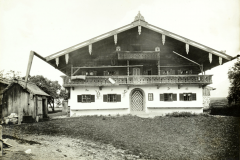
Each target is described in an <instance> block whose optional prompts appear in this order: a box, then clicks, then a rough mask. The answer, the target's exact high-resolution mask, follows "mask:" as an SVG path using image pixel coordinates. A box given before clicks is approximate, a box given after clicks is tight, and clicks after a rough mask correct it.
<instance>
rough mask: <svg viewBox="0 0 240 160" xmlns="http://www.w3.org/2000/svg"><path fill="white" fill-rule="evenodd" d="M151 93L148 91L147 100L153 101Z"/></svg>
mask: <svg viewBox="0 0 240 160" xmlns="http://www.w3.org/2000/svg"><path fill="white" fill-rule="evenodd" d="M153 100H154V98H153V93H148V101H153Z"/></svg>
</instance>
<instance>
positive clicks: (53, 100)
mask: <svg viewBox="0 0 240 160" xmlns="http://www.w3.org/2000/svg"><path fill="white" fill-rule="evenodd" d="M53 112H54V98H53Z"/></svg>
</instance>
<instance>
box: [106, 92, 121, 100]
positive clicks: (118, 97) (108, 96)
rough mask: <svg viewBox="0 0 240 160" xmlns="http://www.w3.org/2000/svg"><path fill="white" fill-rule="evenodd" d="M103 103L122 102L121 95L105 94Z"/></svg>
mask: <svg viewBox="0 0 240 160" xmlns="http://www.w3.org/2000/svg"><path fill="white" fill-rule="evenodd" d="M103 102H121V94H104V95H103Z"/></svg>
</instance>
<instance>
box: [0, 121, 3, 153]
mask: <svg viewBox="0 0 240 160" xmlns="http://www.w3.org/2000/svg"><path fill="white" fill-rule="evenodd" d="M0 149H1V151H0V156H2V154H3V139H2V126H1V125H0Z"/></svg>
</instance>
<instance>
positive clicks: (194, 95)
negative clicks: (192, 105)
mask: <svg viewBox="0 0 240 160" xmlns="http://www.w3.org/2000/svg"><path fill="white" fill-rule="evenodd" d="M196 100H197V94H196V93H192V101H196Z"/></svg>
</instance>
